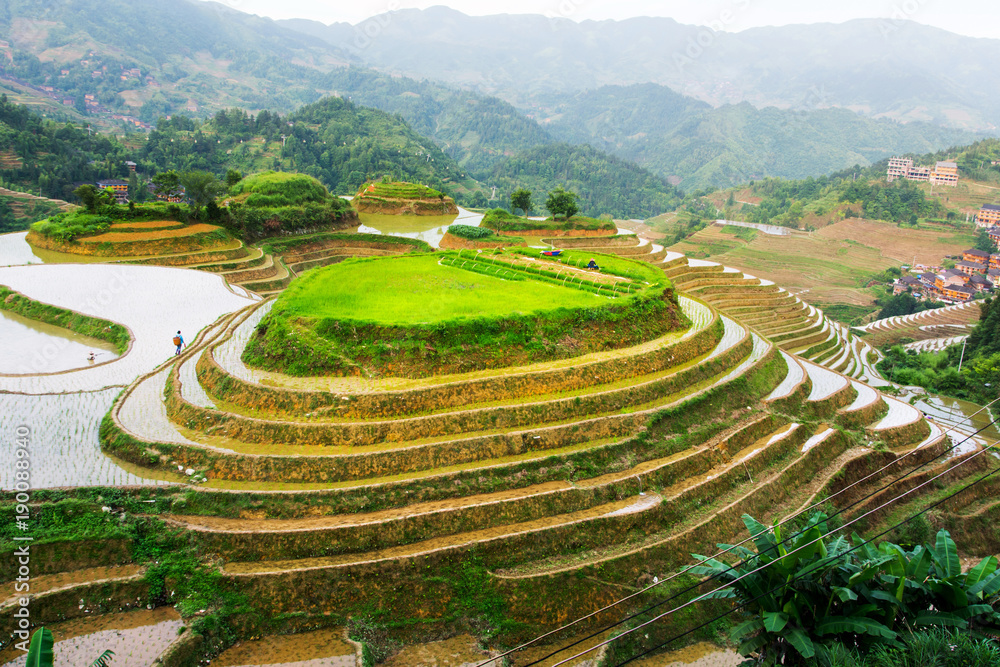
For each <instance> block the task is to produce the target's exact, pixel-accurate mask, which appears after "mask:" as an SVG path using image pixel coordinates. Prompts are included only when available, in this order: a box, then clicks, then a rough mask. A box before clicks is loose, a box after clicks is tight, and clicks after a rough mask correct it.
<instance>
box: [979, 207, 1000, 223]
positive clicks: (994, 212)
mask: <svg viewBox="0 0 1000 667" xmlns="http://www.w3.org/2000/svg"><path fill="white" fill-rule="evenodd" d="M997 223H1000V206H998V205H996V204H983V207H982V208H980V209H979V213H977V214H976V224H977V225H979V226H980V227H993V226H994V225H996V224H997Z"/></svg>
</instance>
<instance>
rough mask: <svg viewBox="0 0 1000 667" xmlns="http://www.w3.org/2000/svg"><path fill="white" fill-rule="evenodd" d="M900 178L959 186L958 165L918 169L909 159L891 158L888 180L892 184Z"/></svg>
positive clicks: (887, 174) (939, 164)
mask: <svg viewBox="0 0 1000 667" xmlns="http://www.w3.org/2000/svg"><path fill="white" fill-rule="evenodd" d="M898 178H902V179H904V180H907V181H918V182H922V183H931V184H934V185H948V186H950V187H955V186H957V185H958V165H957V164H956V163H954V162H938V163H937V164H935V165H934V167H933V168H931V167H917V166H914V164H913V160H911V159H909V158H900V157H894V158H890V159H889V168H888V169H887V170H886V180H887V181H888V182H890V183H892V182H893V181H895V180H896V179H898Z"/></svg>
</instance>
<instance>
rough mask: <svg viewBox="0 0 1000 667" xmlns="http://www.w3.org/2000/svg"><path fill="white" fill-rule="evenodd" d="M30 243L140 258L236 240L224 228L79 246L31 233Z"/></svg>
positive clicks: (81, 244) (76, 243)
mask: <svg viewBox="0 0 1000 667" xmlns="http://www.w3.org/2000/svg"><path fill="white" fill-rule="evenodd" d="M27 241H28V243H30V244H31V245H33V246H35V247H38V248H43V249H45V250H55V251H57V252H67V253H72V254H74V255H89V256H92V257H139V256H143V255H167V254H171V253H183V252H193V251H197V250H210V249H212V248H217V247H219V246H225V245H229V244H230V243H232V241H233V237H231V236H230V235H229V234H227V233H226V232H225V231H224V230H222V229H217V230H214V231H210V232H202V233H200V234H191V235H190V236H172V237H170V238H165V239H154V240H149V241H115V242H112V241H105V242H103V243H80V242H78V241H70V242H68V243H63V242H62V241H57V240H55V239H52V238H49V237H48V236H42V235H41V234H38V233H36V232H33V231H32V232H28V236H27Z"/></svg>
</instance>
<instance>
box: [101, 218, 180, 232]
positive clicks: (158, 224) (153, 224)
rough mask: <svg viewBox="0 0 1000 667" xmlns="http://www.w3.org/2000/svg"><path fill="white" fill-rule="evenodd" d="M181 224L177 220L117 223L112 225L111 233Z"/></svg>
mask: <svg viewBox="0 0 1000 667" xmlns="http://www.w3.org/2000/svg"><path fill="white" fill-rule="evenodd" d="M179 224H181V223H179V222H177V221H176V220H148V221H146V222H116V223H115V224H113V225H111V231H115V230H118V229H160V228H161V227H176V226H177V225H179Z"/></svg>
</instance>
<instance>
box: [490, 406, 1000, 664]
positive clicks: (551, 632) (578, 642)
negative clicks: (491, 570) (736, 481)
mask: <svg viewBox="0 0 1000 667" xmlns="http://www.w3.org/2000/svg"><path fill="white" fill-rule="evenodd" d="M997 401H1000V398H996V399H994V400H992V401H990V402H989V403H987V404H986V405H985V406H983V407H982V408H980V409H979V410H977V411H976V412H975V413H973V414H972V415H971V416H970V419H971V418H972V417H975V416H976V415H978V414H979V413H980V412H983V411H984V410H987V409H989V407H990V406H991V405H993V404H994V403H996V402H997ZM992 423H995V422H991V424H987V425H986V426H984V427H983V428H982V429H980V430H979V431H976V432H975V433H973V434H972V435H970V436H967V437H966V438H965V439H963V440H961V441H960V442H959V443H957V444H953V445H952V446H951V447H949V448H947V449H945V450H944V451H943V452H941V453H940V454H938V455H937V456H935V457H934V458H932V459H929V460H928V461H926V462H924V463H923V464H921V465H920V466H918V467H916V468H914V469H912V470H910V471H908V472H906V473H905V474H903V475H901V476H899V477H897V478H896V479H894V480H892V481H891V482H889V483H888V484H887V485H885V486H883V487H881V488H879V489H877V490H875V491H873V492H872V493H870V494H868V495H867V496H864V497H862V498H860V499H858V500H856V501H855V502H853V503H851V504H849V505H846V506H844V507H843V508H841V509H840V510H838V511H837V512H836V513H834V514H833V515H831V516H830V517H829V518H833V517H836V516H839V515H840V514H842V513H843V512H845V511H847V510H848V509H850V508H852V507H854V506H856V505H858V504H859V503H862V502H864V501H866V500H868V499H869V498H871V497H872V496H874V495H876V494H878V493H881V492H882V491H884V490H886V489H888V488H889V487H891V486H892V485H894V484H896V483H898V482H899V481H901V480H902V479H904V478H906V477H908V476H910V475H912V474H914V473H916V472H918V471H919V470H921V469H922V468H924V467H926V466H928V465H930V464H931V463H932V462H933V461H935V460H937V459H939V458H941V457H942V456H944V455H946V454H948V453H950V452H952V451H954V450H955V449H956V448H958V447H960V446H961V445H963V444H964V443H965V442H967V441H968V440H969V439H970V438H972V437H974V436H975V435H978V434H979V433H981V432H982V431H983V430H985V429H987V428H989V426H990V425H992ZM955 428H956V427H955V426H951V427H949V428H947V429H946V430H945V431H944V432H943V433H942V437H943V436H945V435H947V434H948V433H949V432H951V431H954V430H955ZM918 451H919V449H913V450H911V451H909V452H907V453H906V454H904V455H903V456H901V457H899V458H897V459H895V460H894V461H892V462H890V463H888V464H886V465H885V466H883V467H881V468H879V469H878V470H876V471H874V472H872V473H871V474H869V475H867V476H865V477H863V478H861V479H859V480H857V481H855V482H853V483H852V484H850V485H848V486H846V487H844V488H843V489H841V490H840V491H837V492H836V493H834V494H832V495H830V496H828V497H827V498H825V499H824V500H821V501H817V502H815V503H813V504H812V505H810V506H809V507H806V508H804V509H802V510H800V511H798V512H796V513H795V514H793V515H791V516H789V517H787V518H785V519H784V520H783V521H781V522H779V523H778V524H777V525H778V526H783V525H785V524H786V523H789V522H790V521H793V520H794V519H796V518H798V517H800V516H802V515H803V514H805V513H806V512H809V511H810V510H813V509H816V508H817V507H819V506H820V505H823V504H825V503H827V502H829V501H830V500H832V499H833V498H836V497H837V496H839V495H840V494H842V493H845V492H846V491H849V490H850V489H852V488H854V487H855V486H858V485H859V484H863V483H864V482H866V481H868V480H870V479H872V478H873V477H875V476H877V475H880V474H881V473H883V472H885V471H886V470H888V469H889V468H890V467H892V466H894V465H897V464H898V463H900V462H901V461H904V460H906V459H907V458H909V457H910V456H913V455H914V454H916V453H917V452H918ZM801 532H802V531H799V532H798V533H794V534H792V535H790V536H789V537H787V538H785V540H782V543H784V542H786V541H787V540H790V539H793V538H795V537H797V536H798V535H800V534H801ZM756 537H757V535H751V536H750V537H747V538H745V539H743V540H742V541H740V542H738V543H736V544H732V545H730V546H729V547H728V548H726V549H724V550H722V551H719V552H717V553H716V554H715V555H713V556H709V557H706V558H703V559H701V560H699V561H698V562H696V563H694V564H692V565H688V566H685V567H684V568H682V569H681V570H679V571H678V572H675V573H673V574H671V575H670V576H668V577H665V578H664V579H663V580H662V581H658V582H656V583H653V584H650V585H649V586H647V587H646V588H644V589H642V590H640V591H637V592H635V593H632V594H631V595H627V596H625V597H624V598H621V599H619V600H617V601H615V602H613V603H611V604H609V605H607V606H605V607H603V608H601V609H598V610H597V611H594V612H591V613H589V614H587V615H585V616H581V617H580V618H578V619H576V620H574V621H572V622H570V623H567V624H565V625H563V626H562V627H560V628H557V629H555V630H552V631H550V632H547V633H545V634H542V635H539V636H538V637H536V638H534V639H532V640H530V641H528V642H525V643H524V644H521V645H520V646H518V647H516V648H513V649H510V650H508V651H506V652H505V653H502V654H500V655H498V656H496V657H495V658H490V659H489V660H487V661H485V662H481V663H479V664H478V665H477V666H476V667H485V666H486V665H489V664H491V663H492V662H493V661H495V660H499V659H501V658H503V657H506V656H508V655H511V654H513V653H515V652H517V651H520V650H522V649H524V648H526V647H528V646H531V645H532V644H535V643H537V642H539V641H541V640H543V639H546V638H548V637H551V636H552V635H555V634H557V633H559V632H562V631H563V630H567V629H569V628H571V627H573V626H574V625H577V624H579V623H581V622H583V621H585V620H587V619H589V618H592V617H594V616H596V615H598V614H601V613H604V612H605V611H608V610H610V609H612V608H614V607H616V606H618V605H620V604H622V603H624V602H627V601H628V600H631V599H633V598H635V597H637V596H640V595H642V594H643V593H646V592H648V591H650V590H652V589H653V588H656V587H657V586H661V585H663V584H665V583H667V582H668V581H671V580H673V579H675V578H677V577H679V576H680V575H682V574H684V573H686V572H687V571H689V570H690V569H692V568H694V567H698V566H699V565H702V564H704V563H706V562H707V561H709V560H711V559H714V558H718V557H719V556H723V555H725V554H727V553H729V552H731V551H733V550H734V549H736V548H737V547H740V546H742V545H744V544H746V543H747V542H750V541H751V540H754V539H756ZM699 585H700V584H699ZM697 587H698V586H690V587H688V588H686V589H684V590H681V591H678V592H677V593H675V594H674V595H672V596H670V597H668V598H667V599H665V600H661V601H660V602H658V603H656V604H654V605H651V606H649V607H647V608H646V609H644V610H642V611H639V612H636V613H634V614H632V615H630V616H626V617H625V618H622V619H621V620H619V621H617V622H616V623H613V624H611V625H608V626H605V627H603V628H601V629H600V630H597V631H595V632H594V633H592V634H590V635H587V636H586V637H583V638H581V639H578V640H577V641H575V642H573V643H571V644H568V645H567V646H564V647H562V648H561V649H559V650H557V651H553V652H552V653H549V654H547V655H545V656H544V657H542V658H540V659H539V660H536V661H535V662H534V663H528V665H525V666H524V667H529V666H530V665H533V664H536V663H538V662H541V661H542V660H545V659H547V658H550V657H552V656H553V655H556V654H558V653H562V652H563V651H566V650H567V649H569V648H572V647H573V646H576V645H578V644H581V643H583V642H585V641H587V640H588V639H593V638H594V637H596V636H597V635H599V634H601V633H602V632H606V631H607V630H610V629H612V628H615V627H617V626H619V625H621V624H622V623H624V622H626V621H629V620H631V619H633V618H635V617H636V616H641V615H642V614H644V613H646V612H648V611H651V610H652V609H656V608H658V607H660V606H662V605H664V604H666V603H668V602H670V601H671V600H674V599H676V598H677V597H679V596H681V595H683V594H684V593H686V592H688V591H690V590H693V589H694V588H697Z"/></svg>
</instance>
